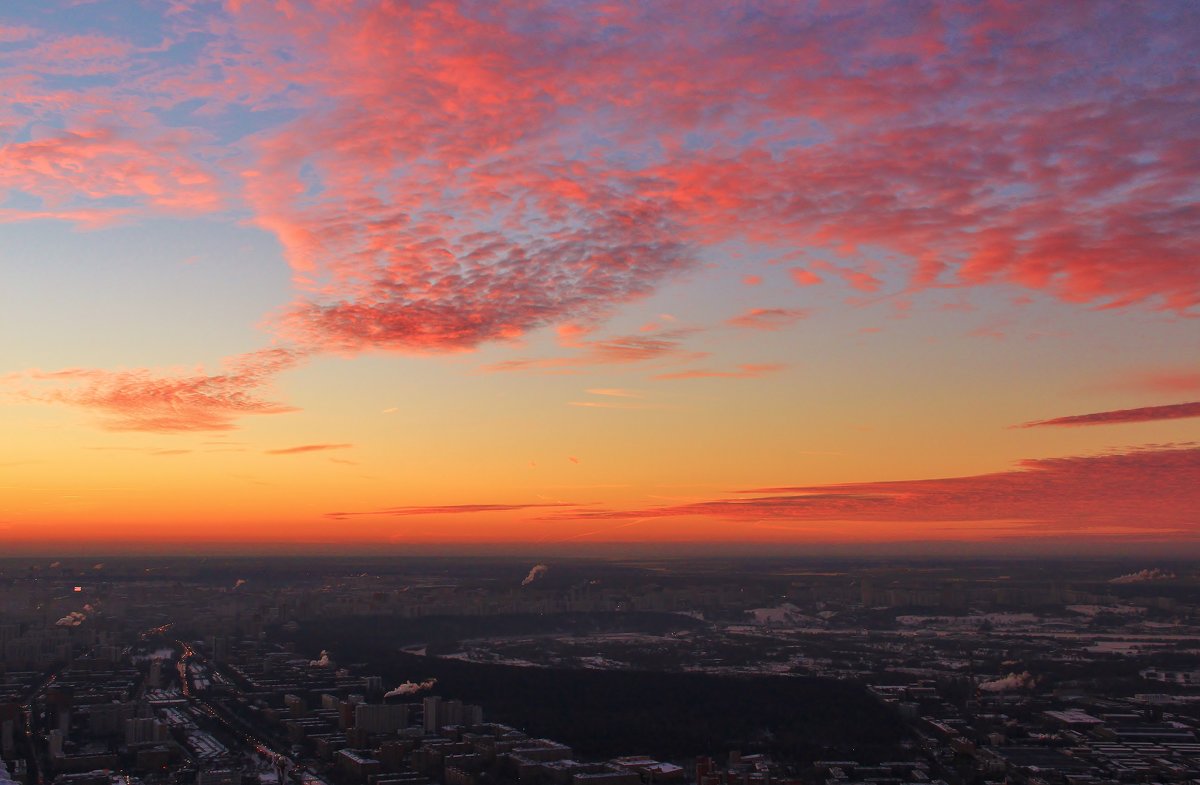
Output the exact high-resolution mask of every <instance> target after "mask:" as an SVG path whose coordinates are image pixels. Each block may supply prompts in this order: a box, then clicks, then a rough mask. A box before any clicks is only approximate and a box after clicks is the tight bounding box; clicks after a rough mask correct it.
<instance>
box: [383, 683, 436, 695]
mask: <svg viewBox="0 0 1200 785" xmlns="http://www.w3.org/2000/svg"><path fill="white" fill-rule="evenodd" d="M435 684H437V679H426V680H425V681H422V682H416V681H406V682H404V683H403V684H401V685H400V686H399V687H397V688H396V689H394V690H389V691H388V692H385V693H384V694H383V697H385V698H396V697H399V696H400V695H415V694H416V693H418V692H421V691H423V690H432V689H433V685H435Z"/></svg>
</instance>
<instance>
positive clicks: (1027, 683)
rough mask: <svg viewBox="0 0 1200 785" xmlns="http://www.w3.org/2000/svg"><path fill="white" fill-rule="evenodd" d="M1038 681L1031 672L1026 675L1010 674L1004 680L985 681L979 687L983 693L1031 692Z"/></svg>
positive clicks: (1026, 672) (1025, 673)
mask: <svg viewBox="0 0 1200 785" xmlns="http://www.w3.org/2000/svg"><path fill="white" fill-rule="evenodd" d="M1036 683H1037V680H1036V679H1034V678H1033V674H1031V673H1030V672H1029V671H1025V672H1024V673H1010V674H1008V675H1007V676H1005V677H1004V678H1001V679H996V680H995V681H985V682H984V683H983V684H980V685H979V689H980V690H982V691H983V692H1007V691H1008V690H1031V689H1033V685H1034V684H1036Z"/></svg>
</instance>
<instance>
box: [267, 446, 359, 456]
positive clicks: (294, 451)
mask: <svg viewBox="0 0 1200 785" xmlns="http://www.w3.org/2000/svg"><path fill="white" fill-rule="evenodd" d="M353 446H354V445H353V444H301V445H298V446H296V447H283V448H280V449H278V450H264V452H265V453H266V454H267V455H301V454H303V453H309V452H326V451H328V450H349V449H350V448H351V447H353Z"/></svg>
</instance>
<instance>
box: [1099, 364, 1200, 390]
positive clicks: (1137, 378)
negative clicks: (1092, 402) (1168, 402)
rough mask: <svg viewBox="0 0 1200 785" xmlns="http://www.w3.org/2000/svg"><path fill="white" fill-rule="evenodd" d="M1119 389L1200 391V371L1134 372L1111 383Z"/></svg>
mask: <svg viewBox="0 0 1200 785" xmlns="http://www.w3.org/2000/svg"><path fill="white" fill-rule="evenodd" d="M1111 386H1112V387H1114V388H1117V389H1130V390H1139V391H1144V392H1155V393H1170V394H1174V393H1190V392H1200V371H1193V370H1191V369H1190V368H1189V369H1186V370H1184V369H1165V370H1156V371H1142V372H1140V373H1133V374H1130V376H1129V377H1128V378H1127V379H1125V380H1123V381H1121V382H1118V383H1115V384H1113V385H1111Z"/></svg>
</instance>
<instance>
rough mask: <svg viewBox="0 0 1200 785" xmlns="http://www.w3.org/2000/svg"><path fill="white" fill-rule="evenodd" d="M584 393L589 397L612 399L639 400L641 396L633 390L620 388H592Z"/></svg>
mask: <svg viewBox="0 0 1200 785" xmlns="http://www.w3.org/2000/svg"><path fill="white" fill-rule="evenodd" d="M584 392H586V393H588V394H589V395H607V396H611V397H613V398H641V397H642V394H641V393H639V392H637V391H635V390H626V389H624V388H621V387H593V388H591V389H588V390H584Z"/></svg>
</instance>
